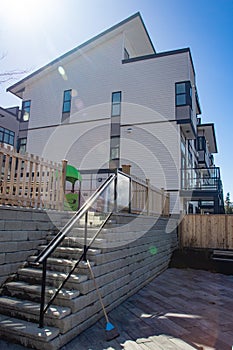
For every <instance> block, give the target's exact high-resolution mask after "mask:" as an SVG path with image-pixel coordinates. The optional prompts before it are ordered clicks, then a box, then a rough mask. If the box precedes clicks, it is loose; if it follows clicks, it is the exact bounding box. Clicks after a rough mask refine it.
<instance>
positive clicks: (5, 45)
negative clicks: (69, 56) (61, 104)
mask: <svg viewBox="0 0 233 350" xmlns="http://www.w3.org/2000/svg"><path fill="white" fill-rule="evenodd" d="M138 11H140V13H141V15H142V18H143V20H144V22H145V25H146V27H147V29H148V32H149V35H150V37H151V40H152V42H153V44H154V46H155V49H156V51H157V52H161V51H168V50H173V49H178V48H183V47H190V49H191V53H192V57H193V61H194V67H195V71H196V80H197V88H198V94H199V99H200V103H201V109H202V116H201V117H202V122H205V123H208V122H213V123H215V130H216V136H217V142H218V151H219V153H218V154H217V155H216V156H215V163H216V165H217V166H220V167H221V174H222V179H223V186H224V192H225V194H226V192H230V193H231V200H233V180H232V175H233V159H232V158H233V154H232V153H233V147H232V144H231V141H232V140H233V115H232V114H233V113H232V107H231V102H233V87H232V79H233V0H196V1H187V0H176V1H175V0H162V1H161V0H118V1H115V0H20V1H19V0H1V12H0V23H1V25H0V57H2V56H3V58H2V59H1V60H0V72H6V71H13V70H26V71H27V72H28V74H29V73H31V72H32V71H34V70H36V69H38V68H40V67H41V66H43V65H45V64H47V63H48V62H50V61H51V60H53V59H54V58H56V57H58V56H60V55H61V54H63V53H65V52H67V51H68V50H70V49H72V48H73V47H75V46H78V45H79V44H81V43H83V42H84V41H86V40H88V39H90V38H91V37H93V36H95V35H97V34H99V33H100V32H102V31H103V30H105V29H107V28H109V27H111V26H112V25H114V24H116V23H118V22H120V21H121V20H123V19H125V18H127V17H129V16H130V15H132V14H134V13H135V12H138ZM26 75H27V74H26ZM23 76H24V75H22V76H21V78H22V77H23ZM16 81H17V80H16ZM14 82H15V81H11V82H8V83H7V84H1V85H0V106H2V107H9V106H12V105H19V104H20V100H19V99H17V98H15V97H14V96H13V95H11V94H10V93H6V92H5V90H6V88H7V87H8V86H10V85H11V84H13V83H14ZM231 157H232V158H231Z"/></svg>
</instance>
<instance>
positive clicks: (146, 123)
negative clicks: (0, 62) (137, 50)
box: [24, 33, 195, 212]
mask: <svg viewBox="0 0 233 350" xmlns="http://www.w3.org/2000/svg"><path fill="white" fill-rule="evenodd" d="M122 45H123V33H121V34H118V35H117V36H115V37H113V38H111V39H110V40H107V41H105V42H102V43H101V44H99V45H97V46H95V47H91V46H90V49H89V50H87V49H85V53H84V52H83V53H82V52H81V53H80V55H75V56H72V59H70V60H68V59H65V60H64V61H63V62H60V63H59V64H57V67H55V68H54V70H53V71H52V72H50V73H49V74H47V75H43V78H41V79H38V80H37V81H36V82H35V80H34V82H33V83H31V85H29V86H28V87H27V88H26V90H25V92H24V99H25V100H27V99H30V100H31V101H32V102H31V117H30V121H29V134H28V151H29V152H30V153H34V154H38V155H42V156H44V157H45V158H46V159H51V160H54V161H55V160H56V161H61V159H63V158H66V159H68V161H69V162H70V163H71V164H73V165H74V166H77V167H78V168H79V169H90V168H91V169H93V168H100V167H107V166H108V162H109V152H110V123H111V119H110V118H111V95H112V92H113V91H122V115H121V149H120V152H121V164H120V165H122V164H127V163H130V164H132V174H135V175H138V176H139V177H142V178H149V179H150V180H151V183H152V184H153V185H155V186H156V187H159V188H161V187H163V188H165V189H166V190H173V191H174V190H175V191H179V189H180V127H179V125H177V124H176V121H175V83H176V82H178V81H184V80H190V79H191V80H192V84H194V81H193V79H194V76H193V75H192V74H190V58H189V54H188V52H184V53H177V54H173V55H168V56H161V57H155V58H152V59H147V60H141V61H136V62H131V63H126V64H122V61H121V59H122ZM59 66H62V67H63V69H64V72H65V75H63V76H62V75H61V74H60V73H59V72H58V67H59ZM67 89H72V93H73V96H72V104H71V106H72V109H71V118H70V124H66V125H62V126H61V125H60V123H61V117H62V103H63V92H64V90H67ZM194 113H195V112H194ZM169 121H170V122H169ZM171 121H172V122H171ZM51 126H54V127H51ZM129 127H131V128H132V132H131V133H129V130H128V129H129ZM171 208H172V210H173V211H174V212H179V210H180V207H179V197H178V193H177V192H172V195H171Z"/></svg>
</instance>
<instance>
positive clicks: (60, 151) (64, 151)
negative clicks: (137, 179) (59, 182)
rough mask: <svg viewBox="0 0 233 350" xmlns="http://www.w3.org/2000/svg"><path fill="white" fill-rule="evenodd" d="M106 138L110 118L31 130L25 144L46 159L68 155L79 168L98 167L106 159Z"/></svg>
mask: <svg viewBox="0 0 233 350" xmlns="http://www.w3.org/2000/svg"><path fill="white" fill-rule="evenodd" d="M109 139H110V119H108V120H103V121H96V122H95V121H93V122H89V123H76V124H73V125H60V126H59V127H56V128H46V129H35V130H30V131H29V137H28V142H29V144H28V148H29V149H30V152H31V153H33V154H36V155H41V156H43V157H44V158H45V159H48V160H53V161H57V162H60V161H61V160H62V159H67V160H68V162H69V163H70V164H72V165H74V166H77V167H78V168H79V169H90V168H92V169H93V168H96V169H98V168H101V167H106V162H108V161H109V149H110V142H109ZM107 165H108V164H107Z"/></svg>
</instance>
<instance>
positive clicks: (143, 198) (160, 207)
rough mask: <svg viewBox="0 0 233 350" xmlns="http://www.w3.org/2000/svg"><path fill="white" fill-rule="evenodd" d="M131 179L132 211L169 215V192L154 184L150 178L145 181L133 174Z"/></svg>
mask: <svg viewBox="0 0 233 350" xmlns="http://www.w3.org/2000/svg"><path fill="white" fill-rule="evenodd" d="M131 181H132V182H131V187H132V190H131V191H132V194H131V197H132V199H131V211H132V212H136V213H137V212H140V213H143V214H146V215H163V216H168V215H169V209H170V196H169V193H165V191H164V190H163V189H161V190H160V189H158V188H156V187H154V186H152V185H151V184H150V181H149V180H146V181H143V180H140V179H138V178H137V177H135V176H132V175H131Z"/></svg>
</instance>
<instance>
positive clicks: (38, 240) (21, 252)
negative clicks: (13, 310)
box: [0, 206, 66, 285]
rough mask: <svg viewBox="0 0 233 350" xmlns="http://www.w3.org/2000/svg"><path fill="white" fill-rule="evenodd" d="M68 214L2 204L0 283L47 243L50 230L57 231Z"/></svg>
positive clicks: (0, 208)
mask: <svg viewBox="0 0 233 350" xmlns="http://www.w3.org/2000/svg"><path fill="white" fill-rule="evenodd" d="M65 215H66V214H65V213H59V212H55V211H44V210H36V209H26V208H17V207H15V208H14V207H9V206H1V207H0V285H2V283H3V282H4V281H5V280H6V279H7V278H8V276H9V275H11V274H12V273H16V272H17V269H18V267H19V266H21V265H22V264H24V262H25V261H26V259H27V258H28V256H30V255H33V254H34V253H36V252H37V247H38V246H39V245H40V244H43V243H46V241H45V237H46V235H47V234H48V232H51V231H54V230H56V226H59V225H60V220H61V219H62V218H63V217H65Z"/></svg>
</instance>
